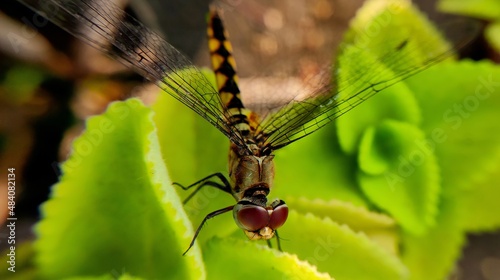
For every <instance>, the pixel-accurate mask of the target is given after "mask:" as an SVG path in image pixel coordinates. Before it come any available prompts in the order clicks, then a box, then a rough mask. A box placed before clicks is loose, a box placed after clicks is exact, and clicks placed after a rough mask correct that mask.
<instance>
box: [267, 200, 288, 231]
mask: <svg viewBox="0 0 500 280" xmlns="http://www.w3.org/2000/svg"><path fill="white" fill-rule="evenodd" d="M286 218H288V206H286V204H281V205H278V206H277V207H276V208H274V210H273V212H272V213H271V219H270V220H269V227H270V228H272V229H273V230H275V229H277V228H279V227H281V226H282V225H283V224H284V223H285V221H286Z"/></svg>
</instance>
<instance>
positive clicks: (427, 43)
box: [258, 20, 479, 150]
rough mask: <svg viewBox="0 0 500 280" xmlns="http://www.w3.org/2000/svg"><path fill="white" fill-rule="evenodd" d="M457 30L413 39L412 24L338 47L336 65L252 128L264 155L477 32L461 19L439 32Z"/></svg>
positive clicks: (442, 55) (419, 68)
mask: <svg viewBox="0 0 500 280" xmlns="http://www.w3.org/2000/svg"><path fill="white" fill-rule="evenodd" d="M459 27H460V30H461V31H462V32H460V33H459V34H455V37H454V38H452V39H451V42H449V43H445V41H443V39H442V37H441V36H440V35H439V34H437V33H436V34H433V35H428V36H426V37H424V39H423V40H422V39H421V38H422V37H419V38H420V39H417V37H418V36H414V34H419V33H421V31H420V30H418V28H419V27H418V26H415V25H413V26H408V27H402V28H400V30H398V31H397V33H398V35H397V36H394V37H395V38H394V39H389V40H387V39H384V40H381V41H379V42H376V43H374V44H372V45H368V44H367V43H366V41H365V40H360V41H354V42H352V43H351V44H349V45H344V46H341V49H340V55H339V58H338V60H337V62H336V64H335V65H334V66H331V67H325V68H324V69H323V72H322V73H321V74H319V75H316V76H315V77H313V78H311V79H310V80H308V81H306V82H305V85H306V87H309V88H312V89H313V90H311V91H310V92H309V93H307V94H304V93H302V94H300V95H296V96H295V98H293V99H292V100H291V101H289V102H287V103H286V104H285V105H283V106H282V107H280V108H278V109H275V110H274V111H271V112H268V113H267V114H266V115H264V116H263V120H262V122H261V125H260V126H259V128H258V133H259V138H261V139H262V140H261V141H262V142H263V143H264V144H263V146H264V147H265V149H266V150H267V149H270V150H276V149H279V148H281V147H284V146H286V145H288V144H290V143H292V142H294V141H296V140H298V139H300V138H302V137H305V136H306V135H309V134H311V133H313V132H314V131H316V130H317V129H319V128H321V127H323V126H324V125H326V124H327V123H329V122H331V121H332V120H334V119H336V118H338V117H340V116H342V115H343V114H345V113H346V112H348V111H350V110H352V109H353V108H354V107H356V106H357V105H359V104H361V103H362V102H363V101H365V100H366V99H368V98H370V97H371V96H373V95H374V94H376V93H377V92H379V91H381V90H383V89H385V88H387V87H389V86H391V85H393V84H395V83H398V82H400V81H401V80H404V79H406V78H408V77H410V76H412V75H414V74H416V73H418V72H420V71H423V70H425V69H427V68H428V67H430V66H432V65H434V64H436V63H438V62H440V61H442V60H444V59H446V58H448V57H450V56H453V55H454V53H455V52H454V51H455V50H456V49H459V48H461V47H463V46H464V45H465V44H467V43H468V42H469V41H470V40H471V39H472V38H473V37H474V35H475V34H477V32H478V29H479V25H478V24H477V23H475V22H467V24H466V25H465V29H464V22H463V21H461V20H459V21H456V22H451V23H448V24H446V26H445V29H446V30H447V31H450V30H455V29H457V28H459ZM446 30H445V32H446ZM391 35H392V34H391ZM364 39H366V38H364ZM331 77H334V78H333V79H332V78H331Z"/></svg>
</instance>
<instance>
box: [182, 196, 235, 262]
mask: <svg viewBox="0 0 500 280" xmlns="http://www.w3.org/2000/svg"><path fill="white" fill-rule="evenodd" d="M233 208H234V205H231V206H228V207H226V208H222V209H219V210H217V211H214V212H212V213H209V214H208V215H206V216H205V218H204V219H203V221H201V224H200V225H199V226H198V228H197V229H196V232H195V233H194V237H193V240H191V243H190V244H189V247H188V248H187V250H186V252H184V254H182V255H183V256H184V255H185V254H186V253H187V252H188V251H189V249H191V247H193V245H194V242H195V241H196V237H198V234H199V233H200V231H201V228H202V227H203V225H205V223H206V222H207V221H208V220H209V219H211V218H213V217H215V216H218V215H220V214H224V213H226V212H229V211H232V210H233Z"/></svg>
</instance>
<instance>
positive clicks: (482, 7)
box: [439, 0, 500, 53]
mask: <svg viewBox="0 0 500 280" xmlns="http://www.w3.org/2000/svg"><path fill="white" fill-rule="evenodd" d="M439 8H440V9H441V10H442V11H444V12H448V13H455V14H460V15H466V16H473V17H476V18H480V19H483V20H486V21H489V22H490V24H489V25H488V26H487V27H486V30H485V38H486V40H488V42H489V44H490V45H491V46H492V47H493V48H494V49H495V51H496V52H497V53H500V27H499V26H500V2H499V1H497V0H480V1H478V0H460V1H458V0H440V1H439Z"/></svg>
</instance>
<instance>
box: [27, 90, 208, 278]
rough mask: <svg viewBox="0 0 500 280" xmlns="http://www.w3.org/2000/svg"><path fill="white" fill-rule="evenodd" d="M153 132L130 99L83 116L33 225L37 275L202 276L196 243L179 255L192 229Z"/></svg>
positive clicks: (147, 116) (145, 113) (146, 114)
mask: <svg viewBox="0 0 500 280" xmlns="http://www.w3.org/2000/svg"><path fill="white" fill-rule="evenodd" d="M155 132H156V130H155V127H154V125H153V121H152V111H151V110H150V109H149V108H146V107H145V106H144V105H143V104H142V103H141V102H140V101H138V100H137V99H130V100H128V101H126V102H115V103H113V104H111V105H110V106H109V108H108V110H107V111H106V113H104V114H103V115H101V116H96V117H92V118H90V119H89V120H88V121H87V129H86V131H85V132H84V133H83V134H82V135H81V136H80V137H79V138H78V139H77V140H75V142H74V143H73V152H72V154H71V156H70V158H69V159H68V160H67V161H66V162H65V163H64V164H63V165H62V170H63V174H64V175H63V176H62V178H61V181H60V182H59V183H58V184H57V185H55V186H54V188H53V192H52V195H51V198H50V200H49V201H48V202H46V203H45V204H44V205H43V207H42V213H43V219H42V221H41V222H40V223H39V224H38V225H37V227H36V232H37V235H38V239H37V241H36V243H35V247H36V251H37V257H36V262H37V265H38V268H39V270H40V272H41V274H42V275H43V276H44V277H46V278H50V279H60V278H63V277H75V276H95V275H105V274H110V273H113V272H119V273H128V274H130V275H134V276H138V277H143V278H148V279H151V278H164V277H165V276H166V275H168V276H170V277H172V278H182V279H199V278H202V277H203V276H204V273H205V272H204V268H203V264H202V262H201V254H200V251H199V248H198V247H194V248H193V249H191V250H192V252H191V253H190V254H188V255H187V256H185V257H183V256H182V253H183V251H184V250H185V249H186V246H187V244H189V242H190V237H191V236H192V235H193V231H192V228H191V225H190V223H189V220H188V219H187V217H186V214H185V213H184V212H182V211H180V209H182V205H181V202H180V200H179V198H178V196H177V195H176V194H175V191H173V188H172V186H171V183H170V180H169V177H168V175H167V171H166V168H165V165H164V163H163V161H162V158H161V154H160V148H159V143H158V139H157V137H156V134H155ZM55 252H57V253H55Z"/></svg>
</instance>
